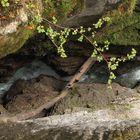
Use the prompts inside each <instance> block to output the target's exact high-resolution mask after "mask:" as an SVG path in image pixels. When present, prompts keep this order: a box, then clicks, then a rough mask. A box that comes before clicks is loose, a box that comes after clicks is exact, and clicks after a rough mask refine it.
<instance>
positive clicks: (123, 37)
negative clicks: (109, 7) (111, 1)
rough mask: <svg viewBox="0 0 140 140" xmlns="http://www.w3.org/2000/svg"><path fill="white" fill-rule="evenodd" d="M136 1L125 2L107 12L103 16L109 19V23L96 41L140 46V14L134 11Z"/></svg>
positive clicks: (126, 0) (128, 0)
mask: <svg viewBox="0 0 140 140" xmlns="http://www.w3.org/2000/svg"><path fill="white" fill-rule="evenodd" d="M136 7H138V6H137V0H125V1H124V2H123V3H121V4H119V5H118V7H117V8H116V9H115V10H113V11H109V12H107V13H106V14H105V15H104V16H108V17H111V23H109V24H108V25H107V27H106V28H105V29H102V30H101V32H100V33H99V35H98V36H97V40H99V41H100V42H102V41H103V40H106V39H108V40H109V41H110V42H111V43H112V44H115V45H139V44H140V33H139V29H140V12H139V11H138V10H137V11H135V9H136Z"/></svg>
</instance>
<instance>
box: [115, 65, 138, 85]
mask: <svg viewBox="0 0 140 140" xmlns="http://www.w3.org/2000/svg"><path fill="white" fill-rule="evenodd" d="M115 82H117V83H119V84H120V85H122V86H125V87H129V88H134V87H135V86H136V85H138V84H139V82H140V67H137V68H134V69H133V70H131V71H130V72H128V73H125V74H122V75H121V76H119V77H117V79H116V80H115Z"/></svg>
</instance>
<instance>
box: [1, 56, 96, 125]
mask: <svg viewBox="0 0 140 140" xmlns="http://www.w3.org/2000/svg"><path fill="white" fill-rule="evenodd" d="M94 62H95V59H94V58H92V57H90V58H88V59H87V60H86V62H85V63H84V64H83V65H82V66H81V68H80V69H79V70H78V72H77V73H76V74H75V75H74V76H73V78H72V79H71V80H70V81H69V82H68V83H67V84H66V86H65V87H64V89H63V90H62V91H61V93H60V95H58V96H57V97H55V98H54V99H52V100H51V101H49V102H47V103H45V104H43V105H42V106H40V107H38V108H37V109H33V110H30V111H28V112H25V113H19V114H17V115H15V116H8V115H7V116H4V117H0V122H1V121H21V120H26V119H30V118H33V117H35V116H37V115H38V114H40V113H41V112H42V111H43V110H44V109H45V110H48V109H50V108H51V107H53V106H54V105H55V104H56V103H57V102H58V101H60V100H61V99H63V98H64V97H66V96H67V95H68V93H69V91H70V90H71V89H72V87H73V86H74V84H75V83H77V82H78V81H79V80H80V78H81V76H82V75H83V74H84V73H86V72H87V71H88V69H89V68H90V67H91V66H92V65H93V64H94Z"/></svg>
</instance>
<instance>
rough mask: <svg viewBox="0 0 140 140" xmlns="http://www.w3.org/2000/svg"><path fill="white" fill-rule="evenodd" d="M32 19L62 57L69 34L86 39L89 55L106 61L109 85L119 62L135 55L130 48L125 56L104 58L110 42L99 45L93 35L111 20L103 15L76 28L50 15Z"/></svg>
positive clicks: (78, 39) (80, 39) (39, 31)
mask: <svg viewBox="0 0 140 140" xmlns="http://www.w3.org/2000/svg"><path fill="white" fill-rule="evenodd" d="M29 7H30V8H31V9H32V8H33V5H32V4H31V6H29ZM29 7H28V8H29ZM30 8H29V9H30ZM32 19H33V21H34V22H36V23H37V24H39V25H38V26H37V31H38V33H44V34H46V35H47V36H48V37H49V38H50V40H51V41H52V43H53V44H54V46H55V47H56V49H57V53H58V54H59V55H60V56H61V57H62V58H66V57H67V54H66V52H65V48H64V44H65V43H66V42H67V41H68V40H69V38H70V37H71V36H74V38H77V41H79V42H83V41H86V42H88V43H90V44H91V45H92V46H93V52H91V57H94V58H95V59H96V60H97V61H99V62H100V61H103V60H104V61H105V62H106V63H107V66H108V70H109V72H110V76H109V79H108V84H109V87H111V83H112V80H114V79H115V78H116V76H115V74H114V71H115V70H116V69H117V68H118V66H119V63H121V62H125V61H127V60H131V59H133V58H134V57H135V56H136V50H135V49H134V48H132V51H131V52H130V54H127V55H126V56H123V57H111V58H110V59H106V57H105V56H104V52H106V51H108V50H109V45H110V42H109V41H108V40H105V41H104V45H102V46H101V45H98V43H97V41H96V39H95V37H96V34H97V33H98V32H97V30H99V28H101V27H102V26H103V25H105V24H107V23H108V22H110V21H111V19H110V18H109V17H103V18H101V19H99V21H98V22H97V23H96V24H92V26H91V27H87V28H84V27H83V26H80V27H78V28H68V27H63V26H61V25H59V24H57V19H56V18H55V17H54V16H52V20H48V19H44V18H41V16H39V15H37V16H33V17H32ZM42 21H44V22H46V23H47V24H48V26H47V28H46V29H45V27H44V26H43V25H41V23H42ZM87 34H90V35H91V37H88V36H87Z"/></svg>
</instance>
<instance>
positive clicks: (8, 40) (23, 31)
mask: <svg viewBox="0 0 140 140" xmlns="http://www.w3.org/2000/svg"><path fill="white" fill-rule="evenodd" d="M26 2H28V1H26ZM34 5H35V6H36V7H37V8H38V7H39V8H40V9H36V10H39V11H40V14H41V11H42V8H41V7H42V6H41V3H40V2H38V1H34ZM26 6H27V3H26V4H25V2H24V1H20V2H19V3H15V1H13V2H10V6H9V7H7V8H6V7H2V6H0V12H1V15H0V58H2V57H4V56H6V55H8V54H10V53H13V52H16V51H17V50H18V49H19V48H21V47H22V46H23V44H24V43H25V42H26V41H27V39H28V38H29V37H30V36H31V34H32V33H33V31H34V30H33V29H30V28H29V27H28V24H30V23H29V22H30V19H29V15H28V14H29V12H28V11H27V8H26ZM34 13H36V12H34ZM38 14H39V13H38Z"/></svg>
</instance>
